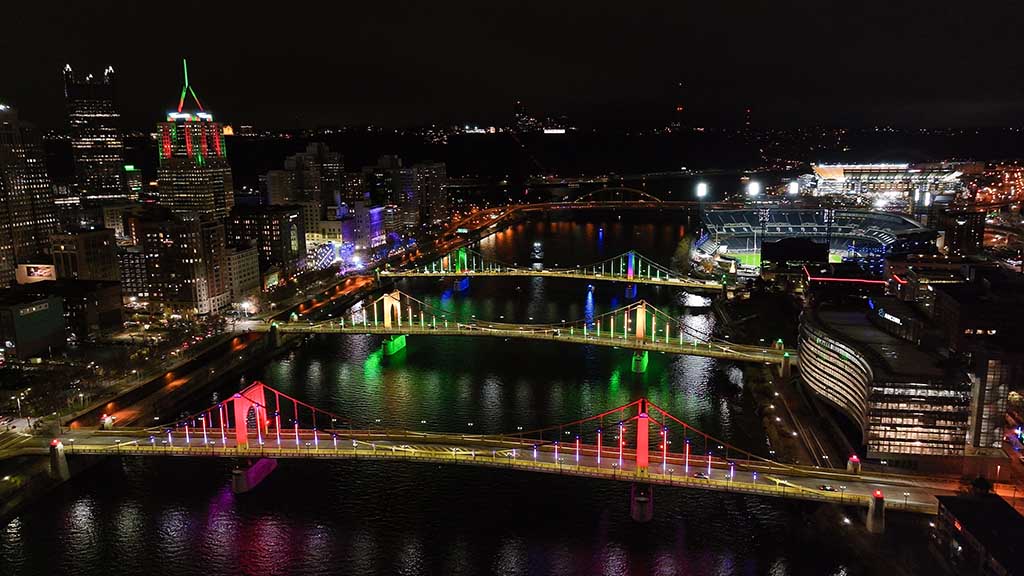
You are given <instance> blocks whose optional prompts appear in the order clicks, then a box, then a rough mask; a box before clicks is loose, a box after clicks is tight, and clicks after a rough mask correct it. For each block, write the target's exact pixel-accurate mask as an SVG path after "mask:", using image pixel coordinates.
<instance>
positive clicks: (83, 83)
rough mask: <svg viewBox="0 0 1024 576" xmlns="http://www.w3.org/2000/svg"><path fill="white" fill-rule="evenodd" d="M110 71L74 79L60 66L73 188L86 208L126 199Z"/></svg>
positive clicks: (120, 145) (113, 85) (121, 144)
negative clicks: (69, 141) (69, 144)
mask: <svg viewBox="0 0 1024 576" xmlns="http://www.w3.org/2000/svg"><path fill="white" fill-rule="evenodd" d="M114 91H115V82H114V68H113V67H111V66H108V67H107V68H106V69H105V70H103V74H102V76H95V75H93V74H86V75H85V76H76V75H75V73H74V72H72V70H71V65H70V64H69V65H66V66H64V99H65V102H66V104H67V114H68V131H69V133H70V136H71V153H72V157H73V158H74V164H75V182H76V188H77V191H78V194H79V196H80V198H81V199H82V202H83V203H84V204H86V205H90V204H91V205H95V204H104V203H107V202H123V201H125V200H128V199H129V188H128V186H127V184H126V174H125V170H124V140H123V139H122V137H121V130H120V127H119V126H118V124H119V122H120V118H121V116H120V114H118V112H117V107H116V106H115V104H114ZM136 197H137V194H136Z"/></svg>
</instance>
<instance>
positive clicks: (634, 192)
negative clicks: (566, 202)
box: [571, 186, 662, 204]
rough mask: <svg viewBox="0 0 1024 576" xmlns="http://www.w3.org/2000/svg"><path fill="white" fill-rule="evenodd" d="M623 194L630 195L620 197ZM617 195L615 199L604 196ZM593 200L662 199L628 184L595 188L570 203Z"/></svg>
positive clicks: (646, 200)
mask: <svg viewBox="0 0 1024 576" xmlns="http://www.w3.org/2000/svg"><path fill="white" fill-rule="evenodd" d="M623 195H627V196H630V197H628V198H626V199H620V198H621V197H622V196H623ZM616 196H617V197H619V198H617V199H616V200H607V199H605V198H606V197H616ZM593 201H602V202H656V203H660V202H661V201H662V200H661V198H658V197H657V196H655V195H654V194H651V193H649V192H645V191H643V190H640V189H638V188H630V187H628V186H612V187H608V188H597V189H595V190H591V191H589V192H587V193H585V194H581V195H580V196H578V197H576V198H573V199H572V201H571V202H572V203H574V204H586V203H589V202H593Z"/></svg>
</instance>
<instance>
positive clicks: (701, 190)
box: [697, 182, 708, 198]
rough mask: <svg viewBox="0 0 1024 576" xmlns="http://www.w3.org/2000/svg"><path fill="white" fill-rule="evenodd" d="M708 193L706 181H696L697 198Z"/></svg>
mask: <svg viewBox="0 0 1024 576" xmlns="http://www.w3.org/2000/svg"><path fill="white" fill-rule="evenodd" d="M707 195H708V183H707V182H698V183H697V198H704V197H705V196H707Z"/></svg>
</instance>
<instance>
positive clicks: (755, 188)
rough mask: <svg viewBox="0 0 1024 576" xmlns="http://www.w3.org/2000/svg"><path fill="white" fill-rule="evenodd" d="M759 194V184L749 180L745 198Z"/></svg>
mask: <svg viewBox="0 0 1024 576" xmlns="http://www.w3.org/2000/svg"><path fill="white" fill-rule="evenodd" d="M760 193H761V183H760V182H758V181H757V180H751V181H750V182H748V183H747V196H751V197H754V196H757V195H758V194H760Z"/></svg>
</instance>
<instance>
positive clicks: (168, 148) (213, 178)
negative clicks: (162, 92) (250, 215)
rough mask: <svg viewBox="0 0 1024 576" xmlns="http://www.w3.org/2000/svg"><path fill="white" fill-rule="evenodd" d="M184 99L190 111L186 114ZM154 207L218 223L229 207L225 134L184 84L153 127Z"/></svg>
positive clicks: (231, 199)
mask: <svg viewBox="0 0 1024 576" xmlns="http://www.w3.org/2000/svg"><path fill="white" fill-rule="evenodd" d="M187 95H191V96H192V100H193V102H194V103H195V107H196V109H195V110H186V109H185V99H186V96H187ZM157 148H158V150H159V155H160V164H159V168H158V169H157V184H158V202H159V203H160V204H161V205H163V206H166V207H168V208H170V209H171V210H172V211H174V212H175V213H178V214H200V215H202V214H207V215H211V216H214V217H218V218H223V217H225V216H227V215H228V213H229V212H230V211H231V207H232V206H233V205H234V195H233V187H232V178H231V167H230V166H229V165H228V161H227V147H226V146H225V144H224V130H223V127H222V126H221V124H220V123H218V122H214V120H213V115H212V114H210V113H209V112H207V111H206V110H204V109H203V105H202V104H201V103H200V102H199V98H198V97H196V94H195V91H194V90H193V89H192V87H191V86H190V85H189V83H188V68H187V66H186V67H185V84H184V86H183V87H182V89H181V97H180V99H179V100H178V109H177V111H174V112H169V113H168V114H167V120H166V121H164V122H160V123H159V124H158V125H157Z"/></svg>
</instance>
